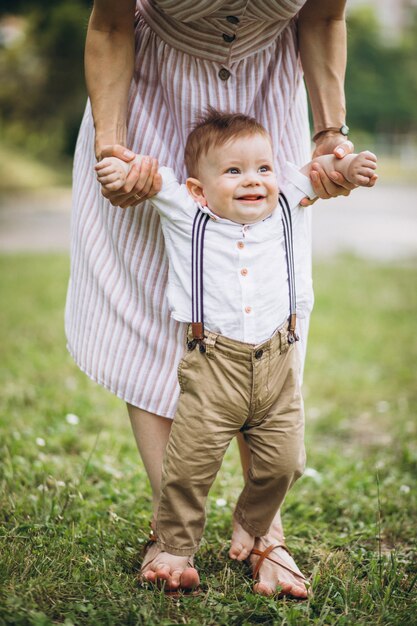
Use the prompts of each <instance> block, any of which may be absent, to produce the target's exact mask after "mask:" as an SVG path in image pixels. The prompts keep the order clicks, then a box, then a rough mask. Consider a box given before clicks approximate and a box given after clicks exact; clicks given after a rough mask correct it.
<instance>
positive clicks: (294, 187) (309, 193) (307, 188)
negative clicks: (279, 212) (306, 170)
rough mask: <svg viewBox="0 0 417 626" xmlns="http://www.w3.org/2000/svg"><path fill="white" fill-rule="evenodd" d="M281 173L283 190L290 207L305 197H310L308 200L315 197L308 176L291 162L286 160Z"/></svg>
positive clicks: (293, 206)
mask: <svg viewBox="0 0 417 626" xmlns="http://www.w3.org/2000/svg"><path fill="white" fill-rule="evenodd" d="M283 174H284V176H283V178H284V181H285V182H284V189H283V191H284V193H285V196H286V198H287V200H288V204H289V205H290V208H291V209H293V208H295V207H296V206H298V205H299V204H300V202H301V200H302V199H303V198H305V197H307V198H310V200H314V198H317V194H316V193H315V191H314V189H313V185H312V184H311V181H310V179H309V178H308V176H305V175H304V174H302V173H301V172H300V170H299V169H298V167H296V166H295V165H294V164H293V163H290V162H289V161H287V163H286V165H285V168H284V172H283Z"/></svg>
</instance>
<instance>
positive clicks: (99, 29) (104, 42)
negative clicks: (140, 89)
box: [85, 0, 135, 158]
mask: <svg viewBox="0 0 417 626" xmlns="http://www.w3.org/2000/svg"><path fill="white" fill-rule="evenodd" d="M134 10H135V2H134V0H118V1H117V2H112V0H94V7H93V11H92V13H91V17H90V20H89V23H88V29H87V39H86V45H85V77H86V83H87V91H88V95H89V96H90V100H91V107H92V111H93V118H94V126H95V130H96V140H95V151H96V156H97V158H101V156H102V154H101V152H102V149H103V148H104V146H111V145H114V144H121V145H125V143H126V114H127V98H128V93H129V88H130V83H131V80H132V75H133V64H134V33H133V28H134Z"/></svg>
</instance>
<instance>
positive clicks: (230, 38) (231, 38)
mask: <svg viewBox="0 0 417 626" xmlns="http://www.w3.org/2000/svg"><path fill="white" fill-rule="evenodd" d="M223 39H224V40H225V42H226V43H232V41H234V40H235V39H236V35H226V33H223Z"/></svg>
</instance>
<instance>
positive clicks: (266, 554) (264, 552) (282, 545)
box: [251, 543, 310, 600]
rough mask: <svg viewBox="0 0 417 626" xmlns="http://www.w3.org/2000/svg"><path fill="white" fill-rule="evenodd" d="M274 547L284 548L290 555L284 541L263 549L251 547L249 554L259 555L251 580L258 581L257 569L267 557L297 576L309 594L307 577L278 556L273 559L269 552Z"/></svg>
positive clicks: (274, 548)
mask: <svg viewBox="0 0 417 626" xmlns="http://www.w3.org/2000/svg"><path fill="white" fill-rule="evenodd" d="M276 548H282V549H283V550H285V552H287V553H288V554H289V555H290V556H292V554H291V552H290V551H289V550H288V548H287V546H286V545H285V543H275V544H271V545H270V546H268V547H267V548H265V550H258V549H257V548H253V549H252V551H251V554H256V555H257V556H259V559H258V561H257V563H256V565H255V567H254V568H253V572H252V578H253V580H255V581H258V574H259V570H260V569H261V567H262V564H263V562H264V561H265V559H267V560H268V561H272V562H273V563H276V564H277V565H279V566H280V567H282V568H283V569H285V570H287V572H290V573H291V574H292V575H293V576H296V578H298V579H299V580H300V581H301V582H302V583H303V585H305V587H306V589H307V593H308V594H309V595H310V592H309V589H308V584H309V583H308V580H307V578H305V576H303V575H302V574H301V573H300V572H297V571H296V570H294V569H293V568H292V567H288V565H287V564H286V563H284V562H283V561H282V559H280V558H279V557H276V558H275V559H273V558H272V557H271V556H270V554H271V552H272V551H273V550H276ZM275 556H276V555H275ZM277 559H278V560H277ZM282 595H290V596H291V594H282ZM293 597H295V598H297V596H293ZM299 599H300V600H305V598H299Z"/></svg>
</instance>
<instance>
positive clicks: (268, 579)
mask: <svg viewBox="0 0 417 626" xmlns="http://www.w3.org/2000/svg"><path fill="white" fill-rule="evenodd" d="M237 441H238V446H239V453H240V461H241V464H242V471H243V475H244V477H245V478H246V476H247V473H248V470H249V467H250V461H251V451H250V449H249V446H248V444H247V443H246V441H245V439H244V437H243V435H242V433H239V434H238V436H237ZM233 525H234V527H233V535H234V540H235V541H237V542H238V541H239V535H240V534H242V543H243V537H244V534H245V531H244V530H243V528H241V526H240V524H238V523H237V522H236V521H233ZM277 543H285V537H284V530H283V528H282V521H281V513H280V511H277V514H276V515H275V518H274V520H273V521H272V524H271V527H270V529H269V532H268V534H267V535H265V536H264V537H257V538H256V541H255V548H257V549H258V550H265V549H266V548H267V547H268V546H270V545H271V544H277ZM274 552H275V553H279V557H280V559H281V560H282V561H283V563H284V564H285V565H287V567H289V568H290V569H294V570H295V571H300V570H299V569H298V567H297V565H296V564H295V562H294V560H293V558H292V557H291V556H290V555H289V554H288V552H286V551H285V550H284V549H282V548H281V549H279V548H278V549H276V550H275V551H274ZM258 558H259V557H257V556H253V557H251V561H252V560H253V566H255V565H256V561H257V560H258ZM300 574H301V572H300ZM258 577H259V582H258V583H257V584H256V585H255V586H254V591H255V592H256V593H260V594H262V595H271V594H273V593H274V592H275V589H276V588H277V585H281V587H282V589H283V592H284V593H286V594H290V595H294V596H296V597H306V595H307V592H306V588H305V586H304V585H300V579H299V578H297V577H296V576H294V575H293V574H291V572H289V571H288V570H286V569H284V568H283V567H280V566H279V565H278V564H277V563H274V562H272V561H269V560H268V559H265V561H264V562H263V564H262V566H261V568H260V570H259V576H258Z"/></svg>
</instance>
